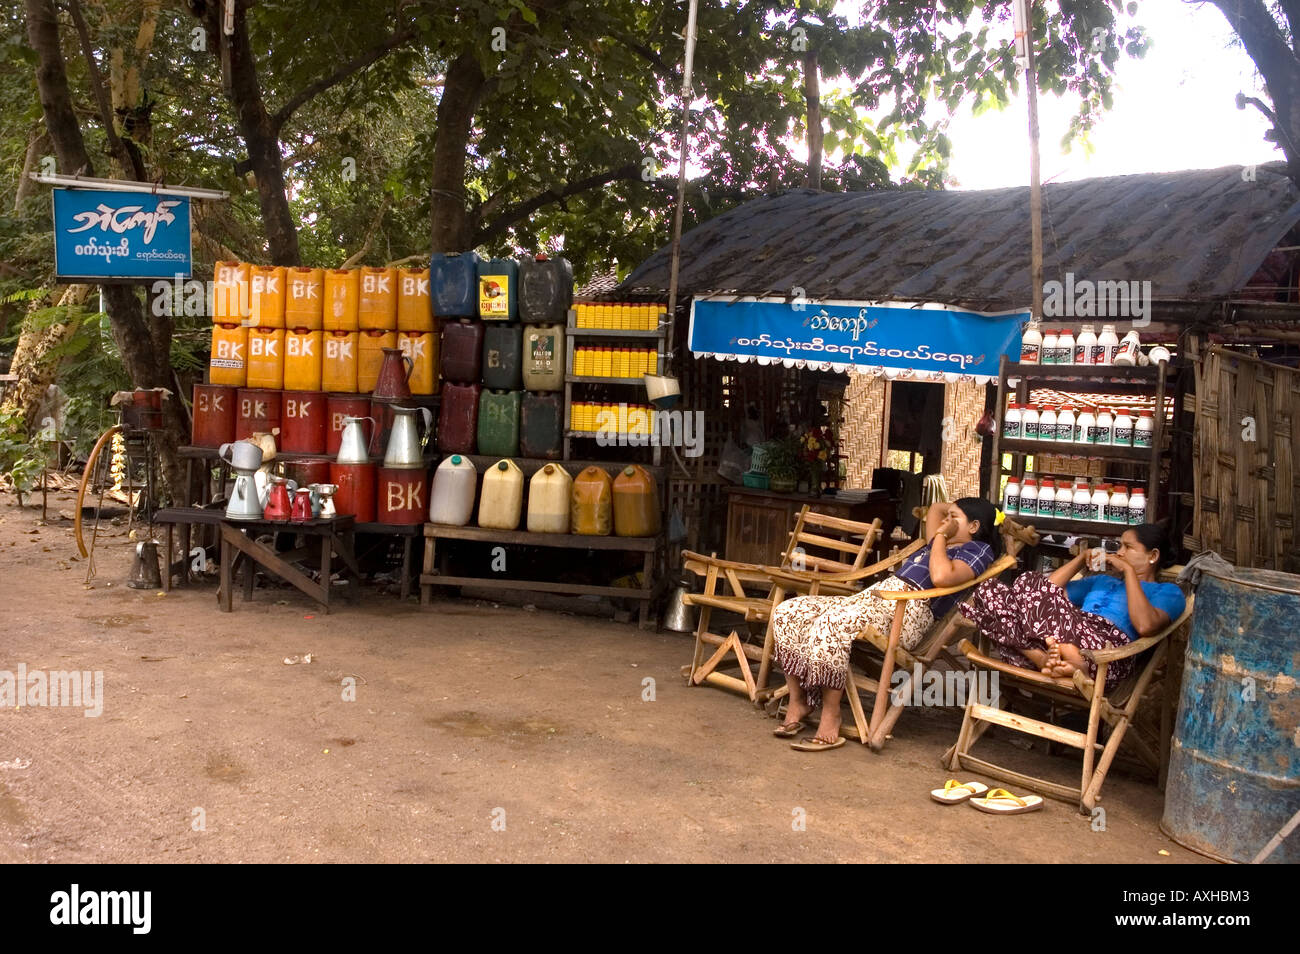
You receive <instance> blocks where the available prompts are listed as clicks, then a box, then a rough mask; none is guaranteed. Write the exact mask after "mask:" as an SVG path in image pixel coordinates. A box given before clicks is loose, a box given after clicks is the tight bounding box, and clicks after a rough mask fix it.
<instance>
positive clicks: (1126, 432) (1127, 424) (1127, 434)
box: [1112, 407, 1133, 447]
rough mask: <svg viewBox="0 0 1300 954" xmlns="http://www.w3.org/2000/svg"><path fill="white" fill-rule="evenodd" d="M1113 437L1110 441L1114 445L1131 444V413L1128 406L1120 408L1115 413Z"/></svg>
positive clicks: (1124, 445) (1126, 445)
mask: <svg viewBox="0 0 1300 954" xmlns="http://www.w3.org/2000/svg"><path fill="white" fill-rule="evenodd" d="M1112 433H1113V434H1114V438H1113V441H1112V443H1114V445H1115V446H1116V447H1132V446H1133V415H1132V414H1130V413H1129V410H1128V408H1123V407H1122V408H1120V409H1119V411H1118V412H1116V414H1115V424H1114V430H1113V431H1112Z"/></svg>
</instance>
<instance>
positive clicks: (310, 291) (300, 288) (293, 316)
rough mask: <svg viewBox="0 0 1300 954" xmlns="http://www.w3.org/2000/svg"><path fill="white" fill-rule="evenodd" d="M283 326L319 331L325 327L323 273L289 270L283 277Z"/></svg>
mask: <svg viewBox="0 0 1300 954" xmlns="http://www.w3.org/2000/svg"><path fill="white" fill-rule="evenodd" d="M284 281H285V299H284V326H285V327H286V328H306V329H307V330H308V331H319V330H320V329H321V328H323V327H325V325H324V320H325V272H324V271H322V270H321V269H319V268H300V267H295V268H290V269H286V271H285V275H284Z"/></svg>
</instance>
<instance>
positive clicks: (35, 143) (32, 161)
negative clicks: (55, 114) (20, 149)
mask: <svg viewBox="0 0 1300 954" xmlns="http://www.w3.org/2000/svg"><path fill="white" fill-rule="evenodd" d="M49 151H50V134H49V133H47V132H46V131H45V130H44V128H42V129H40V130H38V131H37V133H36V134H35V135H34V136H32V139H31V142H29V143H28V144H27V155H26V156H25V157H24V158H23V172H22V175H21V176H20V177H19V179H18V191H17V194H16V195H15V196H14V212H17V211H18V210H20V209H21V208H22V207H23V203H24V202H25V201H26V200H27V197H28V196H30V195H31V194H32V193H34V192H35V191H36V180H35V179H33V178H32V173H33V172H39V171H40V170H39V169H38V168H37V167H38V166H40V164H41V158H42V157H43V156H44V155H45V154H46V153H47V152H49Z"/></svg>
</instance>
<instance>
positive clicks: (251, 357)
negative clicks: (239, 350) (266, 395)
mask: <svg viewBox="0 0 1300 954" xmlns="http://www.w3.org/2000/svg"><path fill="white" fill-rule="evenodd" d="M248 387H250V388H262V389H264V390H270V391H279V390H280V389H281V388H283V387H284V329H283V328H249V329H248Z"/></svg>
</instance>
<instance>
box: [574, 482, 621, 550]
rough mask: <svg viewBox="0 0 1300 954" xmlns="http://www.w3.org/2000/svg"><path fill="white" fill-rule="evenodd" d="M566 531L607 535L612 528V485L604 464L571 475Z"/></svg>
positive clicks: (588, 534) (593, 535) (585, 534)
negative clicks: (567, 527)
mask: <svg viewBox="0 0 1300 954" xmlns="http://www.w3.org/2000/svg"><path fill="white" fill-rule="evenodd" d="M571 493H572V497H571V506H570V509H569V532H570V533H577V534H581V535H583V536H588V537H607V536H609V535H610V532H611V531H612V530H613V529H614V527H613V524H614V519H613V497H614V488H613V484H612V482H611V481H610V479H609V474H607V473H606V472H605V469H604V468H603V467H588V468H587V469H586V470H584V471H583V472H582V473H580V474H579V475H578V476H577V477H575V478H573V490H572V491H571Z"/></svg>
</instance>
